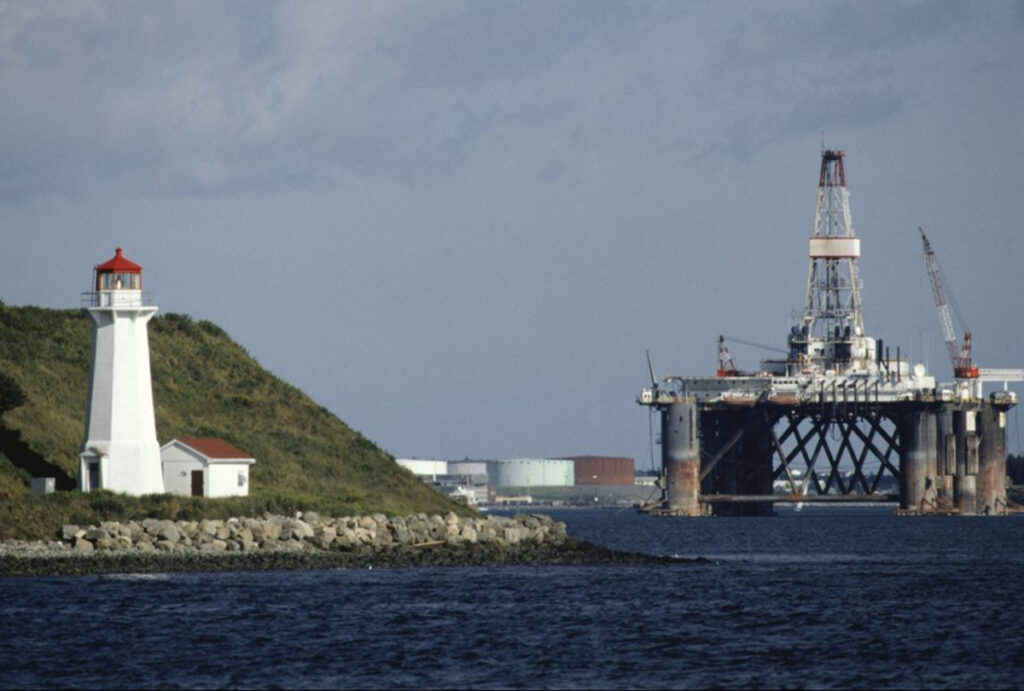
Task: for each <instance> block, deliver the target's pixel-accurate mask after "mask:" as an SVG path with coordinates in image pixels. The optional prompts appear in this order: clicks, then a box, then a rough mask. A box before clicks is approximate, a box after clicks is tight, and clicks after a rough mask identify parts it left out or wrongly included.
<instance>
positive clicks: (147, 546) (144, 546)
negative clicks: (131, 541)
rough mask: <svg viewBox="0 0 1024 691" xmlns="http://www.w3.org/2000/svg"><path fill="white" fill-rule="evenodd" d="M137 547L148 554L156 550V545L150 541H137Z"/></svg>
mask: <svg viewBox="0 0 1024 691" xmlns="http://www.w3.org/2000/svg"><path fill="white" fill-rule="evenodd" d="M135 549H137V550H139V551H140V552H144V553H147V554H148V553H150V552H153V551H155V550H156V547H154V546H153V543H152V542H148V541H147V542H137V543H135Z"/></svg>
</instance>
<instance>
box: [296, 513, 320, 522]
mask: <svg viewBox="0 0 1024 691" xmlns="http://www.w3.org/2000/svg"><path fill="white" fill-rule="evenodd" d="M300 518H301V519H302V520H303V521H305V522H306V523H309V524H310V525H316V524H317V523H319V522H320V520H321V519H320V514H318V513H317V512H315V511H307V512H305V513H304V514H302V516H300Z"/></svg>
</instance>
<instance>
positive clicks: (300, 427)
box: [0, 303, 465, 537]
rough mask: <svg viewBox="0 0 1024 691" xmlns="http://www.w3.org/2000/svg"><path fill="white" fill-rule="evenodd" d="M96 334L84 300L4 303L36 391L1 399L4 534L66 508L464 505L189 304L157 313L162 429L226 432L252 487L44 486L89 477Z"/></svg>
mask: <svg viewBox="0 0 1024 691" xmlns="http://www.w3.org/2000/svg"><path fill="white" fill-rule="evenodd" d="M91 338H92V331H91V327H90V324H89V321H88V319H87V318H86V317H84V316H83V315H82V314H81V313H80V312H79V311H78V310H52V309H44V308H38V307H10V306H6V305H3V303H0V375H3V376H4V378H5V379H6V381H7V384H8V386H7V389H11V388H17V389H20V390H21V392H23V394H24V395H23V402H21V403H20V404H17V403H18V401H17V400H14V401H12V403H14V404H17V405H14V407H11V409H10V410H7V411H6V412H4V410H3V409H2V408H3V407H8V406H0V416H2V417H0V537H10V536H11V535H10V534H9V533H10V529H9V526H10V523H11V522H12V521H15V522H17V521H18V520H19V517H22V516H25V515H28V514H38V516H39V518H40V519H43V518H45V517H54V516H55V515H56V513H55V512H60V511H63V514H62V515H63V516H64V517H65V518H67V516H68V514H69V512H72V513H73V512H75V511H77V512H79V513H82V512H85V514H87V515H89V516H92V515H96V512H97V511H98V512H100V513H103V512H105V513H106V514H111V515H109V518H128V517H133V516H134V515H137V514H140V513H141V514H142V515H146V514H147V513H148V514H154V515H156V514H159V515H163V516H167V517H175V516H176V515H183V514H182V512H184V515H186V516H187V515H197V514H198V513H202V512H205V513H207V514H209V515H213V514H226V513H228V512H234V513H235V514H237V513H239V511H240V510H246V509H248V511H249V512H256V511H260V510H267V511H275V510H276V511H286V510H294V509H315V510H317V511H320V512H324V513H331V514H334V515H342V514H346V513H348V514H356V513H368V512H381V513H386V514H408V513H412V512H418V511H425V512H440V511H448V510H452V509H455V510H456V511H459V510H460V508H459V507H458V506H457V505H456V504H454V503H453V502H451V501H449V500H448V499H446V498H444V497H442V496H441V495H439V494H437V493H436V492H434V491H433V490H432V489H430V488H429V487H427V486H425V485H424V484H423V483H421V482H420V481H419V480H417V479H416V478H415V477H414V476H413V475H412V474H411V473H409V472H408V471H406V470H404V469H402V468H401V467H399V466H397V465H396V464H395V463H394V459H392V458H391V457H390V456H389V455H387V454H386V453H385V452H384V451H382V450H381V449H380V448H378V447H377V446H376V445H375V444H373V443H372V442H371V441H369V440H368V439H366V438H365V437H363V436H362V435H361V434H360V433H359V432H357V431H355V430H353V429H351V428H350V427H349V426H348V425H346V424H345V423H344V422H342V421H341V420H339V419H338V418H337V417H335V416H334V415H332V414H331V413H330V412H329V411H328V410H327V409H326V408H324V407H323V406H320V405H317V404H316V403H315V402H314V401H313V400H312V399H310V398H309V397H308V396H306V395H305V394H304V393H302V392H301V391H299V390H298V389H297V388H295V387H294V386H291V385H289V384H288V383H286V382H284V381H282V380H281V379H279V378H278V377H275V376H274V375H272V374H270V373H269V372H267V371H266V370H264V369H263V368H262V367H260V365H259V363H257V362H256V360H254V359H253V358H252V357H251V356H250V355H249V354H248V353H247V352H246V351H245V349H243V348H242V347H241V346H239V345H238V344H237V343H235V342H234V341H232V340H231V339H230V338H229V337H228V335H227V334H226V333H224V331H223V330H221V329H220V328H219V327H217V326H216V325H214V324H211V323H210V322H207V321H199V322H194V321H193V320H192V319H191V318H189V317H187V316H184V315H180V314H167V315H163V316H158V317H156V318H154V319H153V321H151V322H150V328H149V338H150V358H151V363H152V373H153V398H154V403H155V407H156V427H157V437H158V439H159V440H160V443H161V444H163V443H166V442H168V441H170V440H171V439H173V438H175V437H180V436H195V437H202V436H212V437H221V438H223V439H225V440H227V441H229V442H231V443H232V444H234V445H235V446H237V447H238V448H240V449H243V450H244V451H246V452H248V453H250V454H251V455H252V456H253V457H254V458H255V459H256V464H255V465H254V466H253V467H252V470H251V477H250V494H251V497H250V498H249V499H247V500H238V499H234V500H199V499H191V498H184V497H183V498H173V499H172V498H170V497H164V498H162V499H151V500H148V501H141V502H140V501H139V500H135V499H132V498H127V497H118V496H116V495H113V494H110V493H108V492H100V493H95V496H92V497H90V496H87V495H83V494H81V493H78V492H67V493H64V492H58V493H57V495H55V496H53V497H45V498H37V497H32V496H31V494H30V490H29V487H30V481H31V477H33V476H50V477H56V478H57V485H58V488H59V489H73V488H75V487H77V474H78V452H79V451H80V446H81V443H82V437H83V433H84V427H85V407H86V395H87V389H88V377H89V352H90V347H91ZM10 382H13V383H14V387H11V386H9V384H10ZM0 384H3V382H0ZM0 388H4V387H3V386H0ZM17 393H18V392H17V391H15V392H14V394H13V395H14V398H15V399H17V395H16V394H17ZM10 396H11V393H10V391H9V390H8V391H7V397H8V398H9V397H10ZM0 398H4V392H0ZM0 402H2V401H0ZM60 507H65V508H63V509H61V508H60ZM97 507H98V508H97ZM461 511H462V512H465V509H464V508H462V509H461ZM85 517H86V515H83V516H82V518H85ZM5 526H7V527H8V530H5V529H4V528H5ZM50 530H52V528H51V529H50ZM5 533H8V534H5Z"/></svg>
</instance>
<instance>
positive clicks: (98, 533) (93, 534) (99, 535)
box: [85, 528, 110, 542]
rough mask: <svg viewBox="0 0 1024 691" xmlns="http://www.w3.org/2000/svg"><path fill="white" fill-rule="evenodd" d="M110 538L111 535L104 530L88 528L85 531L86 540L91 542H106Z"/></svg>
mask: <svg viewBox="0 0 1024 691" xmlns="http://www.w3.org/2000/svg"><path fill="white" fill-rule="evenodd" d="M109 537H110V533H108V532H107V531H106V530H104V529H103V528H87V529H86V531H85V539H86V540H90V541H91V542H96V541H97V540H104V539H107V538H109Z"/></svg>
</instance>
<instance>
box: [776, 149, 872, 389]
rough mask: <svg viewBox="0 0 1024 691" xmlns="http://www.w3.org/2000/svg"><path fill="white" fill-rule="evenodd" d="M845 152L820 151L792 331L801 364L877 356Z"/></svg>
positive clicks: (861, 363) (856, 362) (862, 361)
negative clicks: (868, 324)
mask: <svg viewBox="0 0 1024 691" xmlns="http://www.w3.org/2000/svg"><path fill="white" fill-rule="evenodd" d="M843 156H844V154H843V152H842V151H835V150H828V151H823V152H822V154H821V172H820V174H819V176H818V203H817V205H816V208H815V213H814V231H813V233H812V235H811V238H810V244H809V260H810V262H809V268H808V272H807V295H806V299H805V301H804V310H803V315H802V317H801V319H800V323H799V325H797V326H794V327H793V329H792V331H791V334H790V351H791V361H792V362H791V364H794V365H796V368H798V369H799V368H803V369H810V370H812V371H821V370H830V369H833V370H836V371H846V370H849V369H864V368H870V366H871V364H872V362H873V359H874V347H875V344H874V341H873V339H870V338H866V337H865V335H864V313H863V310H862V307H861V297H860V276H859V273H858V270H857V260H858V259H859V258H860V238H858V237H857V236H856V235H855V234H854V232H853V222H852V221H851V219H850V201H849V196H848V195H847V191H846V172H845V170H844V169H843Z"/></svg>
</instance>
